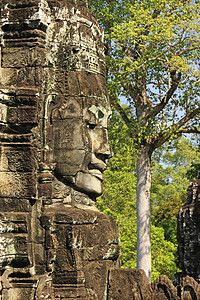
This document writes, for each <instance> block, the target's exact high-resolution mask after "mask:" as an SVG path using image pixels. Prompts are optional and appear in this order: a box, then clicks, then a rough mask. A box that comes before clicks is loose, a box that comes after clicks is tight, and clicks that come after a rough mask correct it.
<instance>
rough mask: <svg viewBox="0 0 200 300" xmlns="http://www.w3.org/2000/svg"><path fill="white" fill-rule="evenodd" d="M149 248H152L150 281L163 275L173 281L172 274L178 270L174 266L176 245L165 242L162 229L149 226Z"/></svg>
mask: <svg viewBox="0 0 200 300" xmlns="http://www.w3.org/2000/svg"><path fill="white" fill-rule="evenodd" d="M151 247H152V275H151V279H152V281H153V280H155V279H156V278H157V277H158V276H159V275H161V274H162V275H165V276H167V277H168V278H169V279H171V280H173V279H174V277H173V276H174V274H175V273H176V272H178V271H180V270H178V269H177V266H176V256H175V254H176V249H177V245H176V244H173V243H172V242H170V241H167V240H166V239H165V236H164V229H163V228H158V227H155V226H154V225H152V226H151Z"/></svg>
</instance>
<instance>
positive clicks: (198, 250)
mask: <svg viewBox="0 0 200 300" xmlns="http://www.w3.org/2000/svg"><path fill="white" fill-rule="evenodd" d="M199 220H200V165H199V172H198V179H197V180H194V181H192V182H191V183H190V186H189V188H188V190H187V200H186V204H185V205H184V206H183V207H181V209H180V210H179V213H178V232H177V240H178V255H179V263H180V269H182V271H183V272H182V273H180V274H176V280H177V281H178V282H179V281H180V278H181V277H184V276H186V275H189V276H191V277H193V278H194V279H195V280H196V281H197V282H198V283H200V221H199Z"/></svg>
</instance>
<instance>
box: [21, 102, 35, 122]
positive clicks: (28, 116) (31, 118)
mask: <svg viewBox="0 0 200 300" xmlns="http://www.w3.org/2000/svg"><path fill="white" fill-rule="evenodd" d="M18 122H19V123H22V124H23V123H37V122H38V111H37V107H34V106H23V107H19V108H18Z"/></svg>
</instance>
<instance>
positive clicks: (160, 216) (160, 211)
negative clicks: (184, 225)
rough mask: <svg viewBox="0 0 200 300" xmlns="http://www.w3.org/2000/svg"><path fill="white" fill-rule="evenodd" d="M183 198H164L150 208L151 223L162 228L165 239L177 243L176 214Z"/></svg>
mask: <svg viewBox="0 0 200 300" xmlns="http://www.w3.org/2000/svg"><path fill="white" fill-rule="evenodd" d="M185 198H186V197H183V198H173V199H171V200H168V201H167V199H166V201H165V202H162V203H161V204H160V205H159V206H158V207H153V208H152V214H151V215H152V218H151V219H152V224H154V225H155V226H156V227H160V228H162V229H163V230H164V236H165V239H166V240H167V241H170V242H172V243H173V244H174V245H176V244H177V239H176V233H177V214H178V211H179V209H180V207H181V206H183V204H184V202H185Z"/></svg>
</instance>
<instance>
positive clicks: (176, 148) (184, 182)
mask: <svg viewBox="0 0 200 300" xmlns="http://www.w3.org/2000/svg"><path fill="white" fill-rule="evenodd" d="M197 150H198V148H196V147H194V146H193V144H192V142H191V141H190V140H188V139H186V138H185V137H181V138H179V139H175V140H174V141H173V142H172V143H171V144H168V147H166V148H164V149H161V150H157V151H156V152H155V153H154V155H153V159H152V187H151V202H152V204H153V205H160V204H162V202H163V201H165V203H166V201H173V200H175V201H177V200H178V199H180V198H181V199H185V195H186V191H187V188H188V185H189V179H190V180H194V179H196V177H197V171H196V167H195V171H194V169H193V168H191V166H193V165H194V166H196V165H198V162H199V161H200V153H199V152H198V151H197ZM189 174H191V175H190V177H189ZM176 199H177V200H176Z"/></svg>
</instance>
